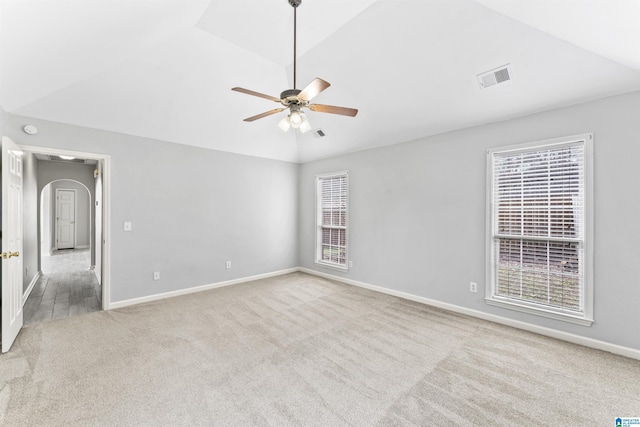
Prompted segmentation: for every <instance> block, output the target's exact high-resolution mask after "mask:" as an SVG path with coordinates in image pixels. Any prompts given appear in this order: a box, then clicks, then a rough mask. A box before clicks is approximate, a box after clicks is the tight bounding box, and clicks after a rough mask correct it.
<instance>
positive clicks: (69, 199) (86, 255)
mask: <svg viewBox="0 0 640 427" xmlns="http://www.w3.org/2000/svg"><path fill="white" fill-rule="evenodd" d="M41 161H42V160H41ZM63 169H64V168H63ZM89 172H90V173H93V172H91V171H89ZM92 178H93V176H92ZM92 198H93V196H92V194H91V192H90V190H89V188H87V187H86V186H85V185H84V184H82V183H81V182H78V181H75V180H66V179H61V180H56V181H52V182H50V183H48V184H47V185H45V186H44V188H43V189H42V191H41V194H40V203H39V205H40V215H39V217H40V224H39V229H40V266H41V268H40V272H41V274H40V277H39V278H38V281H37V282H36V284H35V285H34V287H33V289H32V290H31V292H30V293H29V296H28V298H27V300H26V303H25V305H24V324H25V326H28V325H31V324H34V323H40V322H44V321H49V320H56V319H62V318H66V317H73V316H77V315H80V314H85V313H91V312H93V311H99V310H101V309H102V289H101V285H100V283H99V281H98V279H97V277H96V274H95V270H94V268H95V267H94V264H93V263H92V261H91V247H92V242H91V236H92V234H91V228H92V222H91V220H92V209H91V207H92Z"/></svg>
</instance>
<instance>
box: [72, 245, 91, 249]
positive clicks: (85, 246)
mask: <svg viewBox="0 0 640 427" xmlns="http://www.w3.org/2000/svg"><path fill="white" fill-rule="evenodd" d="M90 247H91V246H89V245H78V246H76V247H74V248H73V249H89V248H90Z"/></svg>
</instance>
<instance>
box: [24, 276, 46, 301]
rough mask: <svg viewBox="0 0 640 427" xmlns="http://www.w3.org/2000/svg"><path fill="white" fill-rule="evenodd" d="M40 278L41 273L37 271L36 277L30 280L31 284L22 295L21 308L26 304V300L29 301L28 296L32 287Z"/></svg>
mask: <svg viewBox="0 0 640 427" xmlns="http://www.w3.org/2000/svg"><path fill="white" fill-rule="evenodd" d="M40 276H42V271H38V272H37V273H36V275H35V276H33V279H31V283H29V286H28V287H27V290H26V291H25V292H24V293H23V294H22V306H23V307H24V305H25V304H26V303H27V299H29V295H31V291H32V290H33V287H34V286H35V285H36V283H37V282H38V279H39V278H40Z"/></svg>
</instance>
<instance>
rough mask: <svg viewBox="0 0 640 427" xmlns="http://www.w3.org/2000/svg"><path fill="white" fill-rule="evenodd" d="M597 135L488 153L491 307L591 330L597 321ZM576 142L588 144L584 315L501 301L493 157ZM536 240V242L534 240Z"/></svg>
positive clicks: (487, 237) (487, 254)
mask: <svg viewBox="0 0 640 427" xmlns="http://www.w3.org/2000/svg"><path fill="white" fill-rule="evenodd" d="M593 140H594V137H593V133H592V132H589V133H582V134H577V135H569V136H563V137H559V138H552V139H546V140H541V141H530V142H525V143H519V144H513V145H509V146H503V147H493V148H490V149H487V150H486V177H485V181H486V185H485V187H486V195H485V197H486V211H485V220H486V223H485V266H486V269H485V272H486V273H485V290H486V295H487V297H486V298H485V302H486V303H487V304H488V305H493V306H496V307H500V308H504V309H507V310H514V311H520V312H523V313H528V314H532V315H538V316H541V317H547V318H551V319H554V320H560V321H564V322H568V323H573V324H578V325H581V326H587V327H590V326H591V325H592V324H593V322H594V317H593V300H594V297H593V295H594V274H593V271H594V270H593V264H594V259H595V257H594V251H593V248H594V246H595V245H594V244H593V240H594V238H595V233H594V212H595V210H594V204H593V194H594V186H593V184H594V181H593V175H594V174H593V165H594V160H593V143H594V142H593ZM576 142H584V199H585V205H584V213H585V222H584V227H585V233H584V239H583V245H584V249H583V251H584V270H583V289H582V292H583V293H584V300H583V303H584V308H583V314H582V315H575V314H569V313H565V312H563V311H562V310H559V309H557V310H556V309H548V310H547V309H545V308H541V307H540V306H538V305H536V304H534V303H531V304H527V303H526V302H524V301H523V302H517V301H512V300H508V299H506V298H500V297H497V296H496V293H495V277H494V266H495V256H494V255H495V254H494V248H493V243H494V237H495V236H496V235H497V234H496V233H495V230H494V228H493V227H494V223H493V221H492V220H493V212H494V205H493V190H494V189H493V184H494V180H493V156H494V154H496V153H519V152H527V151H531V150H535V149H537V148H541V149H548V148H550V147H562V146H572V145H574V144H575V143H576ZM534 240H535V239H534Z"/></svg>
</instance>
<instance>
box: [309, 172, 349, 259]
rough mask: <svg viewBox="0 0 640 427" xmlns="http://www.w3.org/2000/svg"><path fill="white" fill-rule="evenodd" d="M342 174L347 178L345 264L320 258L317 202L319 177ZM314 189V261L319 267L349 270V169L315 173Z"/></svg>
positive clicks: (320, 229)
mask: <svg viewBox="0 0 640 427" xmlns="http://www.w3.org/2000/svg"><path fill="white" fill-rule="evenodd" d="M341 176H344V177H345V178H346V180H347V206H346V209H347V213H346V215H345V221H346V223H345V239H346V242H347V245H346V248H345V264H344V265H341V264H336V263H333V262H328V261H324V260H322V227H321V226H320V225H319V224H320V223H322V218H321V215H322V210H321V206H320V203H319V200H320V199H321V193H320V180H321V179H327V178H336V177H341ZM315 189H316V192H315V193H316V194H315V197H316V206H315V214H316V220H315V221H314V227H315V231H314V232H315V236H316V250H315V252H316V255H315V260H314V262H315V263H316V264H317V265H319V266H321V267H327V268H333V269H336V270H341V271H349V259H350V258H349V247H350V246H351V241H350V238H349V229H350V228H351V221H350V218H349V211H350V208H349V171H348V170H343V171H338V172H330V173H321V174H317V175H316V176H315Z"/></svg>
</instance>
